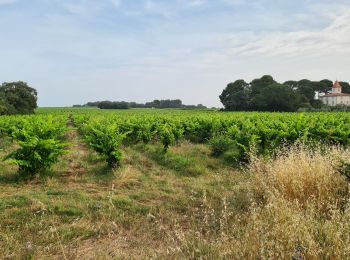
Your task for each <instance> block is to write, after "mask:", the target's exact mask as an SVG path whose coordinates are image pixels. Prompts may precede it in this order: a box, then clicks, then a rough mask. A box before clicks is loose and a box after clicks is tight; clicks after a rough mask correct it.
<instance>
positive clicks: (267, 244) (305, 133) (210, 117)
mask: <svg viewBox="0 0 350 260" xmlns="http://www.w3.org/2000/svg"><path fill="white" fill-rule="evenodd" d="M349 144H350V114H347V113H308V114H289V113H286V114H282V113H281V114H279V113H222V112H216V111H209V110H208V111H188V110H152V109H149V110H137V109H135V110H134V109H132V110H126V111H108V112H106V111H100V110H94V109H89V110H87V109H41V110H38V111H37V114H36V115H34V116H9V117H0V157H1V158H5V159H6V160H3V161H2V160H1V161H0V169H1V170H0V231H1V232H0V258H5V259H31V258H32V259H124V258H127V259H130V258H131V259H148V258H156V259H159V258H160V259H197V258H199V259H200V258H202V259H217V258H227V259H257V258H258V259H259V258H263V259H281V258H282V259H318V258H323V259H346V258H350V205H349V200H348V198H349V179H350V151H349V150H348V149H347V147H348V145H349Z"/></svg>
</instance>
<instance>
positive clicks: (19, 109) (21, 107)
mask: <svg viewBox="0 0 350 260" xmlns="http://www.w3.org/2000/svg"><path fill="white" fill-rule="evenodd" d="M0 93H2V94H1V95H2V97H3V100H4V101H3V104H5V106H6V112H5V113H6V114H32V113H34V110H35V108H37V95H38V93H37V91H36V90H35V89H34V88H31V87H29V86H28V84H27V83H25V82H22V81H18V82H10V83H3V84H2V85H1V86H0ZM0 102H1V101H0Z"/></svg>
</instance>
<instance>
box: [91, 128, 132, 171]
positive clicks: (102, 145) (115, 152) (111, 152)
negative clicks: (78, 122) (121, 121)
mask: <svg viewBox="0 0 350 260" xmlns="http://www.w3.org/2000/svg"><path fill="white" fill-rule="evenodd" d="M127 134H128V133H124V134H120V133H119V129H118V126H117V125H116V124H108V123H91V124H89V125H88V126H87V128H86V133H85V138H86V141H87V143H88V144H89V145H90V146H91V147H92V148H93V149H94V150H95V151H96V152H98V153H100V154H103V155H104V156H105V157H106V161H107V163H108V165H109V166H110V167H111V168H116V167H117V166H119V165H120V163H121V160H122V152H121V145H122V143H123V140H124V139H125V137H126V136H127Z"/></svg>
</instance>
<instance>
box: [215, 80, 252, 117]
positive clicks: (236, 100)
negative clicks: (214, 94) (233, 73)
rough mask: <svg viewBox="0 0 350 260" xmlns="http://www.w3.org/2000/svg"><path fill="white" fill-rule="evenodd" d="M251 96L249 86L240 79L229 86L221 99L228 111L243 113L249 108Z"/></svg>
mask: <svg viewBox="0 0 350 260" xmlns="http://www.w3.org/2000/svg"><path fill="white" fill-rule="evenodd" d="M249 96H250V88H249V84H248V83H247V82H245V81H244V80H242V79H240V80H236V81H235V82H233V83H230V84H228V85H227V87H226V88H225V89H224V90H223V92H222V94H221V95H220V96H219V97H220V101H221V103H222V104H223V105H224V107H225V109H226V110H228V111H243V110H247V109H248V108H249V107H248V104H249Z"/></svg>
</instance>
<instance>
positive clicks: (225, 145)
mask: <svg viewBox="0 0 350 260" xmlns="http://www.w3.org/2000/svg"><path fill="white" fill-rule="evenodd" d="M209 144H210V148H211V150H212V155H214V156H220V155H222V154H223V153H225V152H227V151H228V150H229V149H230V148H231V147H232V146H233V141H232V140H231V139H230V138H229V137H228V136H225V135H218V136H214V137H213V138H211V139H210V141H209Z"/></svg>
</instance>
